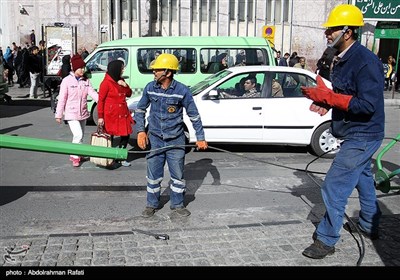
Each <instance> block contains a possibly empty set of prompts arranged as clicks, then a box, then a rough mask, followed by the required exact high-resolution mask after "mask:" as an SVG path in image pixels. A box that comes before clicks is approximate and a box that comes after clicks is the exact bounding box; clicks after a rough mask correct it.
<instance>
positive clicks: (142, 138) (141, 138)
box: [137, 131, 149, 150]
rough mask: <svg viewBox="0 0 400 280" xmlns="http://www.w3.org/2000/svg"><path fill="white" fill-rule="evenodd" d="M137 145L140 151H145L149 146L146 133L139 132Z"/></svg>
mask: <svg viewBox="0 0 400 280" xmlns="http://www.w3.org/2000/svg"><path fill="white" fill-rule="evenodd" d="M137 144H138V146H139V148H141V149H142V150H144V149H146V146H147V144H149V138H147V134H146V132H144V131H141V132H139V133H138V135H137Z"/></svg>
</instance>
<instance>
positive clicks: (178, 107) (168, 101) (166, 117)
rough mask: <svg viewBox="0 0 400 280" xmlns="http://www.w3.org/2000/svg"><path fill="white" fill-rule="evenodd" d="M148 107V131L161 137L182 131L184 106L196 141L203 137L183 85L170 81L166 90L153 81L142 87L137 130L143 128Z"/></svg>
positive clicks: (187, 92) (170, 137)
mask: <svg viewBox="0 0 400 280" xmlns="http://www.w3.org/2000/svg"><path fill="white" fill-rule="evenodd" d="M150 105H151V107H150V111H149V117H148V123H149V130H148V132H149V133H151V134H153V135H156V136H158V137H160V138H161V139H163V140H168V139H174V138H177V137H179V136H181V135H182V134H183V133H184V128H183V127H184V122H183V108H185V110H186V113H187V115H188V116H189V118H190V121H191V122H192V125H193V128H194V130H195V131H196V138H197V141H201V140H205V138H204V130H203V125H202V123H201V118H200V115H199V112H198V110H197V106H196V104H195V103H194V100H193V96H192V93H191V92H190V90H189V88H188V87H187V86H185V85H184V84H182V83H180V82H178V81H175V80H173V81H172V83H171V84H170V86H169V87H168V89H166V90H164V89H163V88H162V87H161V85H160V84H157V83H156V82H155V81H152V82H150V83H148V84H147V85H146V87H145V88H144V90H143V95H142V98H141V99H140V100H139V102H138V104H137V108H136V110H135V121H136V130H137V132H138V133H139V132H141V131H145V116H146V111H147V108H148V107H149V106H150Z"/></svg>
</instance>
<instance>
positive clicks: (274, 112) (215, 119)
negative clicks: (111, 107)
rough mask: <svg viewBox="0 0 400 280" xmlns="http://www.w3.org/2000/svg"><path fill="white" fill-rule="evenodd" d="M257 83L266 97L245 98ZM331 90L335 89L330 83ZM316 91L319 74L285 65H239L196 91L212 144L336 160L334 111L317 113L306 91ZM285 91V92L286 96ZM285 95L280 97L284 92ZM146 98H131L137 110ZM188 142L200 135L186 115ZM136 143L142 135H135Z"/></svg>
mask: <svg viewBox="0 0 400 280" xmlns="http://www.w3.org/2000/svg"><path fill="white" fill-rule="evenodd" d="M248 78H255V79H256V83H257V86H256V88H257V91H259V93H260V97H252V98H249V97H247V98H244V97H243V96H242V94H243V90H242V86H243V82H244V80H246V79H248ZM324 82H325V83H326V85H327V86H328V87H330V88H332V86H331V83H330V82H329V81H328V80H324ZM301 86H307V87H312V86H316V74H315V73H313V72H310V71H307V70H304V69H299V68H293V67H284V66H266V65H261V66H239V67H231V68H228V69H225V70H222V71H220V72H218V73H216V74H213V75H211V76H209V77H208V78H206V79H205V80H203V81H201V82H199V83H197V84H196V85H194V86H192V87H191V91H192V94H193V98H194V100H195V102H196V105H197V108H198V110H199V112H200V116H201V119H202V122H203V126H204V130H205V135H206V140H207V142H208V143H209V144H210V145H212V144H213V143H224V144H228V143H229V144H245V143H248V144H268V145H291V146H309V147H310V148H311V152H312V153H313V154H315V155H317V156H322V155H324V154H325V153H326V154H325V155H324V157H331V158H332V157H334V155H335V154H336V153H337V151H338V148H339V147H340V141H338V139H336V138H335V137H334V136H333V135H332V134H331V133H330V132H329V127H330V123H331V112H330V111H329V112H328V113H327V114H326V115H325V116H320V115H318V114H317V113H315V112H311V111H310V110H309V107H310V105H311V103H312V100H310V99H307V98H306V97H304V96H303V94H302V92H301V89H300V87H301ZM280 88H281V91H280ZM278 91H279V92H278ZM139 99H140V97H137V98H135V99H131V100H130V103H129V108H130V109H131V110H132V111H134V109H135V108H136V105H137V102H138V101H139ZM184 123H185V130H186V135H187V143H195V142H196V137H195V131H194V129H193V127H192V125H191V122H190V120H189V118H188V117H187V116H186V115H185V116H184ZM132 138H133V141H135V139H136V131H135V129H134V133H133V135H132Z"/></svg>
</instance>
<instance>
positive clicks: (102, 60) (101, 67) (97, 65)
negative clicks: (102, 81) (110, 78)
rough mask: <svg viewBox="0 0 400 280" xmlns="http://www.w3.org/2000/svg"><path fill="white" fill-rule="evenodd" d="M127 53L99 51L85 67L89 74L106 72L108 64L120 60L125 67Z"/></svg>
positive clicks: (123, 50)
mask: <svg viewBox="0 0 400 280" xmlns="http://www.w3.org/2000/svg"><path fill="white" fill-rule="evenodd" d="M128 58H129V52H128V50H126V49H110V50H101V51H98V52H97V53H95V54H94V55H93V56H92V57H91V58H90V60H89V61H88V62H87V63H86V67H87V68H88V70H89V71H91V72H106V71H107V65H108V63H109V62H111V61H113V60H116V59H120V60H122V61H123V62H124V64H125V66H127V65H128V63H129V59H128Z"/></svg>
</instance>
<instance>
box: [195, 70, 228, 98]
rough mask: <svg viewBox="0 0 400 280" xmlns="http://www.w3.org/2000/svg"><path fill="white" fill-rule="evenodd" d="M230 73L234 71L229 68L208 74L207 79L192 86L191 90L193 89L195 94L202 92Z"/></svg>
mask: <svg viewBox="0 0 400 280" xmlns="http://www.w3.org/2000/svg"><path fill="white" fill-rule="evenodd" d="M230 73H232V72H231V71H229V70H226V69H225V70H222V71H220V72H218V73H215V74H213V75H211V76H208V77H207V78H206V79H204V80H203V81H201V82H199V83H197V84H195V85H194V86H192V87H190V90H191V91H192V95H193V96H195V95H197V94H199V93H200V92H202V91H203V90H204V89H206V88H208V87H209V86H211V85H213V84H214V83H215V82H216V81H218V80H221V79H223V78H225V77H226V76H228V75H229V74H230Z"/></svg>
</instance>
